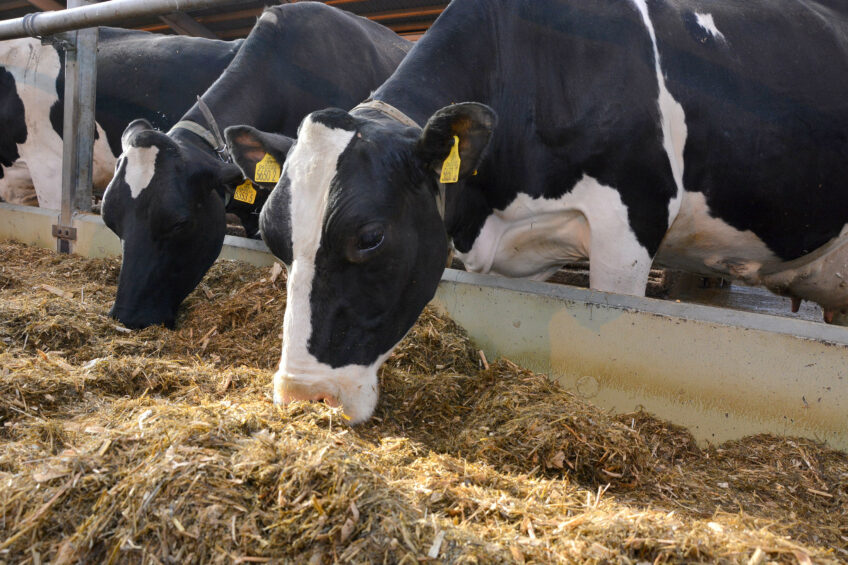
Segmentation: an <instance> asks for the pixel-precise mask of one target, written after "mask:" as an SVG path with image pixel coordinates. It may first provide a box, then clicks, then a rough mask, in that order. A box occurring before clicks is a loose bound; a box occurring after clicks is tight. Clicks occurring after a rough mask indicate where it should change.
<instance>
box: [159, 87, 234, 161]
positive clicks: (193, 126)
mask: <svg viewBox="0 0 848 565" xmlns="http://www.w3.org/2000/svg"><path fill="white" fill-rule="evenodd" d="M196 106H197V108H198V110H200V113H201V114H202V116H203V121H204V122H205V123H206V124H207V126H203V125H201V124H200V123H199V122H198V121H196V120H189V119H183V120H180V121H179V122H177V123H176V124H174V125H173V126H172V127H171V129H170V130H169V131H168V135H170V134H172V133H173V132H174V131H176V130H180V129H183V130H186V131H190V132H191V133H193V134H195V135H196V136H198V137H200V138H201V139H202V140H203V141H205V142H206V143H207V144H208V145H209V146H210V147H211V148H212V150H213V151H214V152H215V153H216V154H217V156H218V158H219V159H221V160H222V161H224V162H232V157H231V156H230V153H229V151H227V143H226V142H225V141H224V136H223V135H221V128H220V127H218V122H217V120H216V119H215V116H214V114H213V113H212V110H211V109H210V108H209V106H208V105H207V104H206V102H204V101H203V99H202V98H200V97H199V96H198V97H197V105H196Z"/></svg>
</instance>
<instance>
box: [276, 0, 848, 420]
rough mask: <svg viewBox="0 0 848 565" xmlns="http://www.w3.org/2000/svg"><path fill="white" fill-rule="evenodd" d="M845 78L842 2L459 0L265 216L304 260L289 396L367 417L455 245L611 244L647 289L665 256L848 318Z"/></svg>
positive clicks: (628, 280)
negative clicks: (380, 374) (380, 377)
mask: <svg viewBox="0 0 848 565" xmlns="http://www.w3.org/2000/svg"><path fill="white" fill-rule="evenodd" d="M846 85H848V7H846V5H845V4H844V3H837V2H835V1H820V2H816V1H812V0H795V1H792V2H784V1H772V0H769V1H766V0H749V1H745V2H740V1H739V0H709V1H706V0H673V1H672V0H594V1H592V2H586V1H584V0H560V1H556V0H508V1H507V0H455V1H454V2H452V3H451V5H450V6H449V7H448V8H447V10H446V11H445V12H444V13H443V14H442V16H441V17H440V18H439V19H438V21H437V22H436V23H435V25H434V26H433V27H432V28H431V29H430V31H428V33H427V34H426V35H425V36H424V38H423V39H422V40H421V41H420V42H419V43H418V44H417V45H416V46H415V47H414V48H413V50H412V51H411V52H410V54H409V55H408V56H407V58H406V59H405V60H404V62H403V63H402V64H401V66H400V67H399V68H398V70H397V71H396V72H395V74H394V75H393V76H392V77H391V78H390V79H389V80H388V81H386V82H385V83H384V84H383V85H382V86H381V87H380V88H379V89H378V90H377V91H376V92H375V93H374V95H373V96H372V99H373V100H372V101H369V102H366V103H364V104H362V105H360V106H358V107H357V108H355V109H354V110H353V111H351V112H350V113H348V112H345V111H343V110H337V109H328V110H323V111H319V112H315V113H313V114H311V115H309V116H308V117H307V118H305V120H304V121H303V123H302V124H301V126H300V131H299V134H298V140H297V143H296V144H295V146H294V147H293V148H292V149H291V151H290V152H289V154H288V159H287V161H286V163H285V167H284V169H283V173H282V178H281V179H280V182H279V184H278V185H277V187H276V188H275V190H274V192H273V193H272V194H271V197H270V198H269V200H268V202H267V203H266V206H265V209H264V210H263V212H262V215H261V218H260V227H261V230H262V233H263V237H264V238H265V240H266V241H267V242H268V245H269V247H270V248H271V249H272V250H273V251H274V253H275V254H276V255H277V256H279V257H280V258H281V259H283V261H285V262H286V263H287V265H288V271H289V278H288V305H287V309H286V313H285V319H284V326H283V327H284V341H283V348H282V357H281V361H280V367H279V371H278V372H277V374H276V375H275V377H274V396H275V400H276V401H277V402H286V401H289V400H292V399H313V400H314V399H324V400H327V401H329V402H331V403H337V404H341V405H343V406H344V409H345V411H346V413H347V414H348V415H349V416H350V417H351V418H352V420H353V421H354V422H361V421H363V420H365V419H367V418H368V417H369V416H370V414H371V413H372V411H373V409H374V407H375V405H376V402H377V398H378V381H377V369H378V367H379V366H380V364H381V363H382V362H383V360H384V359H386V357H387V356H388V354H389V352H390V351H391V350H392V348H393V347H395V345H396V344H397V343H398V342H399V340H400V339H401V338H402V337H403V336H404V334H405V333H406V332H407V331H408V330H409V328H410V327H411V325H412V324H413V322H414V320H415V319H416V317H417V316H418V314H419V313H420V311H421V309H422V308H423V306H424V305H425V304H426V303H427V302H428V301H429V300H430V299H431V298H432V296H433V294H434V292H435V289H436V286H437V283H438V281H439V278H440V275H441V273H442V268H443V265H444V263H445V258H446V257H447V253H448V251H447V250H448V241H449V240H452V241H453V245H454V246H455V248H456V251H457V252H458V256H459V257H460V258H461V259H462V261H463V262H464V263H465V265H466V266H467V267H468V268H469V269H470V270H472V271H476V272H482V273H498V274H502V275H508V276H512V277H538V278H544V277H546V276H547V275H548V274H549V273H551V272H552V271H553V270H555V269H557V268H558V267H559V266H560V265H562V264H563V263H566V262H568V261H573V260H579V259H586V258H589V259H591V263H590V284H591V286H592V287H593V288H595V289H598V290H602V291H611V292H619V293H627V294H634V295H642V294H644V291H645V285H646V280H647V278H648V272H649V269H650V267H651V264H652V263H653V262H654V261H655V260H656V261H657V263H660V264H663V265H667V266H670V267H675V268H683V269H686V270H689V271H694V272H697V273H703V274H706V275H721V276H729V277H733V278H735V279H740V280H742V281H744V282H746V283H749V284H761V285H765V286H767V287H768V288H771V289H773V290H774V291H776V292H779V293H781V294H783V295H788V296H792V297H795V298H796V299H807V300H813V301H815V302H818V303H819V304H821V305H822V306H823V307H824V309H825V311H826V312H827V317H831V316H832V315H833V312H834V311H837V310H843V309H845V308H846V307H848V247H846V245H845V243H846V237H848V230H846V222H848V187H846V182H848V181H846V179H848V96H846ZM462 101H474V102H468V103H457V104H454V103H455V102H462ZM419 125H420V126H423V127H419ZM442 173H444V175H445V178H444V179H442V178H441V175H442ZM441 180H443V181H444V182H440V181H441ZM453 181H458V182H453ZM442 206H444V214H441V213H440V212H441V210H440V208H442Z"/></svg>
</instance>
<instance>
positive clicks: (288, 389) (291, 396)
mask: <svg viewBox="0 0 848 565" xmlns="http://www.w3.org/2000/svg"><path fill="white" fill-rule="evenodd" d="M295 400H305V401H308V402H323V403H325V404H327V405H328V406H332V407H333V408H337V407H339V406H341V402H339V399H338V397H337V396H336V395H335V394H331V393H330V392H329V391H327V390H323V389H322V388H321V387H319V386H317V385H316V383H312V382H305V381H303V380H301V379H298V378H296V377H294V376H292V375H289V374H287V373H282V372H278V373H277V374H276V375H274V403H275V404H289V403H290V402H294V401H295Z"/></svg>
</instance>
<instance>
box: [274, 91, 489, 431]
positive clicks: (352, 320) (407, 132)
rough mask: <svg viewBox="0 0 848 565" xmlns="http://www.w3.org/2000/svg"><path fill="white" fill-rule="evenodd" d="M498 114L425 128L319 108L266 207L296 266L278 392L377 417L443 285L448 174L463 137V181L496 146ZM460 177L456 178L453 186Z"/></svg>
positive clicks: (439, 115)
mask: <svg viewBox="0 0 848 565" xmlns="http://www.w3.org/2000/svg"><path fill="white" fill-rule="evenodd" d="M494 124H495V115H494V112H493V111H492V110H491V109H490V108H488V107H487V106H483V105H482V104H476V103H463V104H455V105H451V106H448V107H446V108H443V109H442V110H439V111H438V112H436V113H435V114H434V115H433V116H432V117H431V118H430V120H429V121H428V123H427V125H426V126H425V128H424V130H423V131H421V130H419V129H417V128H412V127H407V126H403V125H401V124H400V123H399V122H395V121H391V120H371V119H366V118H363V117H358V116H352V115H350V114H348V113H346V112H344V111H342V110H337V109H329V110H323V111H320V112H315V113H313V114H311V115H309V116H308V117H307V118H306V119H305V120H304V121H303V122H302V123H301V126H300V130H299V132H298V140H297V143H296V144H295V145H294V147H293V148H292V150H291V151H290V152H289V154H288V158H287V159H286V163H285V166H284V167H283V174H282V177H281V178H280V182H279V183H278V184H277V187H276V188H275V189H274V191H273V192H272V193H271V196H270V197H269V198H268V202H267V203H266V205H265V208H264V209H263V210H262V213H261V215H260V229H261V231H262V236H263V238H264V239H265V241H266V243H267V244H268V246H269V247H270V249H271V250H272V251H273V252H274V254H275V255H277V256H278V257H279V258H280V259H282V260H283V261H284V262H285V263H286V265H287V267H288V271H289V276H288V287H287V290H288V302H287V306H286V313H285V318H284V322H283V334H284V335H283V350H282V356H281V359H280V368H279V370H278V371H277V373H276V375H275V376H274V399H275V401H276V402H278V403H280V402H282V403H284V402H288V401H291V400H325V401H327V402H328V403H330V404H333V405H338V404H340V405H342V406H343V407H344V410H345V413H346V414H347V415H348V416H349V417H350V418H351V420H352V421H353V422H361V421H364V420H366V419H367V418H368V417H370V415H371V413H372V412H373V410H374V408H375V406H376V404H377V398H378V383H377V369H378V368H379V366H380V365H381V364H382V362H383V361H384V360H385V359H386V358H387V357H388V355H389V353H390V352H391V350H392V349H393V348H394V347H395V346H396V345H397V344H398V342H400V340H401V339H402V338H403V337H404V335H406V333H407V332H408V331H409V329H410V328H411V327H412V325H413V324H414V323H415V320H416V319H417V318H418V315H419V314H420V313H421V311H422V310H423V308H424V306H425V305H426V304H427V302H429V301H430V299H432V297H433V295H434V294H435V291H436V286H437V285H438V282H439V279H440V276H441V274H442V271H443V270H444V265H445V260H446V258H447V252H448V251H447V247H448V246H447V235H446V233H445V227H444V222H443V220H442V218H441V217H440V213H439V209H438V206H437V195H438V194H439V185H438V181H439V174H440V170H441V168H442V164H443V163H444V162H445V159H446V158H447V157H448V156H449V155H450V153H451V149H452V147H453V145H454V137H455V136H456V137H458V139H459V145H458V150H459V156H460V159H461V167H460V170H459V181H460V182H462V180H463V179H465V178H467V177H468V176H470V175H472V174H473V173H474V171H475V169H476V167H477V165H478V163H479V162H480V160H481V158H482V156H483V153H484V151H485V149H486V146H487V145H488V142H489V138H490V137H491V134H492V130H493V128H494ZM451 186H452V185H448V190H450V189H451Z"/></svg>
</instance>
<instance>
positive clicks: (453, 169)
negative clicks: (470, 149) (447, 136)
mask: <svg viewBox="0 0 848 565" xmlns="http://www.w3.org/2000/svg"><path fill="white" fill-rule="evenodd" d="M459 165H460V162H459V136H456V135H455V136H453V147H451V150H450V154H449V155H448V158H447V159H445V162H444V163H442V176H441V177H439V182H440V183H442V184H450V183H454V182H457V181H459Z"/></svg>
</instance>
